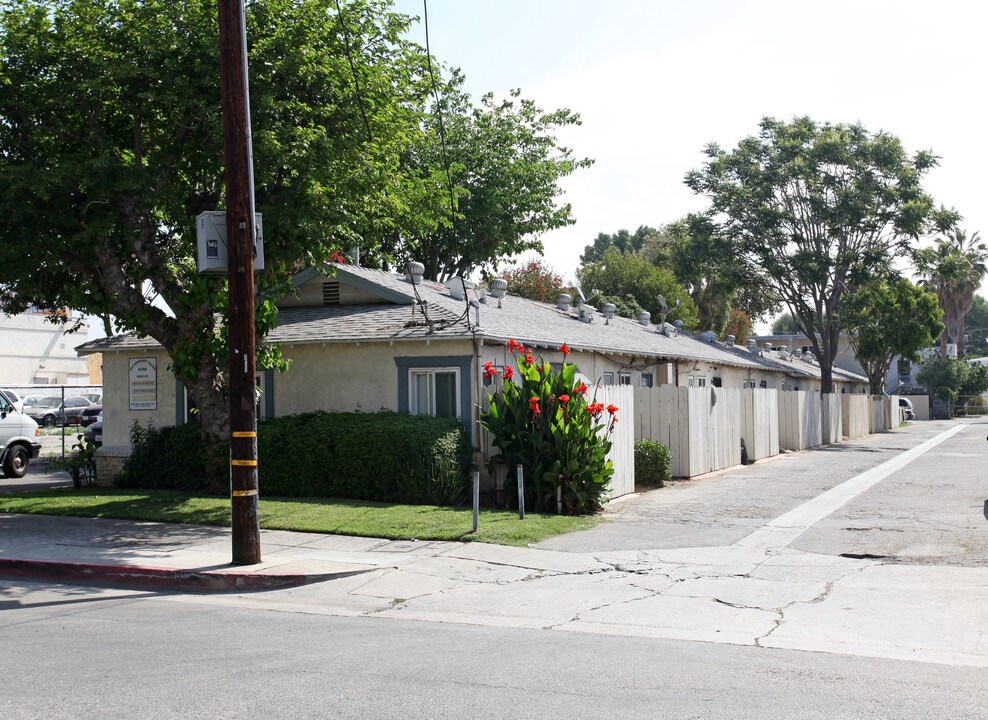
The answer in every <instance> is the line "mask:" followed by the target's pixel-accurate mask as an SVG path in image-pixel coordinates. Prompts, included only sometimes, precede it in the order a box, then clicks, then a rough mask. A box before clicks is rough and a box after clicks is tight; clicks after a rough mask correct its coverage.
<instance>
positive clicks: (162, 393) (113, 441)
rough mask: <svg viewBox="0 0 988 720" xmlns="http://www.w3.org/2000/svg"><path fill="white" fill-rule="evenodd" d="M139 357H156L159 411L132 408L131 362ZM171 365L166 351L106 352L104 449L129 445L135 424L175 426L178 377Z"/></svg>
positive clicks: (104, 370)
mask: <svg viewBox="0 0 988 720" xmlns="http://www.w3.org/2000/svg"><path fill="white" fill-rule="evenodd" d="M136 358H156V359H157V361H158V373H157V375H158V387H157V393H156V395H157V404H158V407H157V409H156V410H131V409H130V382H129V377H130V361H131V360H133V359H136ZM169 362H170V361H169V359H168V355H167V353H165V351H164V350H157V351H153V350H145V351H141V352H139V353H138V352H134V353H122V352H119V353H118V352H104V353H103V445H104V446H106V447H108V448H112V447H125V446H129V445H130V441H129V439H128V434H129V433H130V426H131V425H132V424H133V423H134V422H135V421H136V422H138V423H139V424H141V425H147V424H151V425H156V426H158V427H162V426H165V425H174V424H175V376H174V375H173V374H172V373H171V371H170V370H169V369H168V363H169Z"/></svg>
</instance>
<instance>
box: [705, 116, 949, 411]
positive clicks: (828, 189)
mask: <svg viewBox="0 0 988 720" xmlns="http://www.w3.org/2000/svg"><path fill="white" fill-rule="evenodd" d="M705 152H706V156H707V162H706V164H705V166H704V167H703V168H702V169H699V170H694V171H692V172H690V173H688V174H687V176H686V184H687V185H688V186H689V187H690V188H691V189H692V190H693V191H694V192H697V193H700V194H703V195H706V196H707V197H709V198H710V199H711V200H712V202H713V211H714V212H715V213H717V214H718V215H719V216H720V217H722V218H723V225H722V230H723V232H725V233H726V235H727V236H728V237H729V238H731V240H732V241H733V242H734V243H735V245H736V256H737V257H738V258H739V259H740V261H741V262H743V263H744V264H745V265H746V266H747V267H748V268H749V270H750V271H751V272H763V273H764V274H765V276H766V277H767V278H769V280H770V281H771V286H772V288H773V290H774V291H775V292H776V293H777V294H778V296H779V298H781V300H782V302H784V303H785V305H786V306H787V307H788V309H789V310H790V312H792V314H793V316H794V317H795V318H796V320H797V322H798V324H799V326H800V329H801V330H802V331H803V332H804V333H805V334H806V336H807V337H808V338H809V340H810V347H811V348H812V351H813V354H814V355H815V356H816V358H817V360H818V362H819V363H820V368H821V385H822V391H823V392H825V393H829V392H832V391H833V377H832V370H833V363H834V359H835V358H836V356H837V350H838V340H839V337H840V332H841V327H842V325H841V323H842V317H843V304H844V299H845V296H846V295H847V294H848V293H853V292H855V291H856V290H857V288H859V287H861V286H862V285H864V284H865V283H866V282H868V281H870V280H872V279H873V278H874V277H875V275H876V274H878V273H880V272H881V270H880V269H882V268H887V267H889V265H890V261H891V259H892V258H893V257H895V256H897V255H901V254H903V253H904V252H905V250H906V248H907V247H908V245H909V243H910V242H911V241H913V240H915V239H916V238H917V237H918V236H919V235H920V234H921V233H923V232H926V231H927V229H928V228H929V227H930V224H931V221H932V220H934V219H935V220H936V221H937V227H941V228H943V227H949V226H950V225H951V224H952V223H954V222H955V221H956V219H957V216H956V214H954V213H950V212H947V211H944V210H941V211H937V210H936V209H935V208H934V203H933V199H932V198H931V197H930V196H929V195H928V194H926V193H925V192H924V191H923V189H922V187H921V185H920V180H921V178H922V176H923V174H924V173H926V172H927V171H928V170H930V169H931V168H933V167H935V166H936V158H935V157H934V156H933V155H932V154H931V153H929V152H919V153H917V154H916V155H915V156H913V157H909V156H908V155H907V154H906V152H905V150H904V149H903V148H902V144H901V143H900V142H899V140H898V139H897V138H895V137H893V136H891V135H889V134H887V133H881V132H880V133H877V134H871V133H869V132H868V131H867V130H865V129H864V128H863V127H861V126H860V125H843V124H837V125H831V124H829V123H828V124H818V123H816V122H814V121H813V120H811V119H809V118H806V117H803V118H796V119H795V120H793V121H791V122H784V121H779V120H776V119H774V118H765V119H763V120H762V122H761V125H760V131H759V134H758V135H757V136H752V137H748V138H746V139H744V140H742V141H741V142H740V143H739V144H738V146H737V148H735V149H734V150H732V151H726V150H724V149H722V148H721V147H719V146H718V145H716V144H711V145H708V146H707V148H706V151H705Z"/></svg>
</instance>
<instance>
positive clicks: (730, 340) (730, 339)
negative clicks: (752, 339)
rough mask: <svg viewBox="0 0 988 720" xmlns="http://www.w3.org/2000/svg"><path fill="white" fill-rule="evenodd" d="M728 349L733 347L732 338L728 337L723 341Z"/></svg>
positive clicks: (731, 336)
mask: <svg viewBox="0 0 988 720" xmlns="http://www.w3.org/2000/svg"><path fill="white" fill-rule="evenodd" d="M724 341H725V342H726V343H727V345H728V346H729V347H734V336H733V335H728V336H727V337H726V338H725V340H724Z"/></svg>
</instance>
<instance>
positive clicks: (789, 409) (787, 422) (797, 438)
mask: <svg viewBox="0 0 988 720" xmlns="http://www.w3.org/2000/svg"><path fill="white" fill-rule="evenodd" d="M822 413H823V410H822V403H821V401H820V394H819V393H812V392H805V391H803V390H789V391H786V392H782V393H779V447H781V448H782V449H784V450H805V449H806V448H811V447H816V446H817V445H821V444H822V443H823V428H822V421H823V416H822Z"/></svg>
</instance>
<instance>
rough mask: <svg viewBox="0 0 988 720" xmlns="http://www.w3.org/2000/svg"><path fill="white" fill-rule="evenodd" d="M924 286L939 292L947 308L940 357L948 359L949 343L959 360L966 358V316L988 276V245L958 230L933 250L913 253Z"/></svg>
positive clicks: (936, 243) (979, 237)
mask: <svg viewBox="0 0 988 720" xmlns="http://www.w3.org/2000/svg"><path fill="white" fill-rule="evenodd" d="M913 261H914V262H915V264H916V269H917V270H918V271H919V274H920V276H921V277H922V281H921V282H922V284H923V285H924V287H926V288H927V289H929V290H930V291H931V292H933V293H935V294H936V296H937V298H939V300H940V307H941V308H942V309H943V318H944V324H945V325H946V330H945V331H944V333H943V334H942V335H941V337H940V356H941V357H944V358H945V357H947V343H948V342H950V341H953V342H955V343H956V344H957V357H958V358H963V357H964V349H965V348H964V342H965V339H964V323H965V316H966V315H967V313H968V312H969V311H970V310H971V308H972V307H973V305H974V293H975V291H976V290H977V289H978V287H979V286H980V285H981V280H982V279H983V278H984V276H985V273H988V245H985V243H983V242H981V236H980V235H979V234H978V233H974V234H973V235H971V237H970V238H968V236H967V233H966V232H964V231H963V230H959V229H955V230H954V231H953V233H952V234H950V235H949V236H947V237H946V238H937V239H936V241H935V242H934V244H933V246H932V247H927V248H920V249H919V250H917V251H916V252H915V253H914V254H913Z"/></svg>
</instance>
